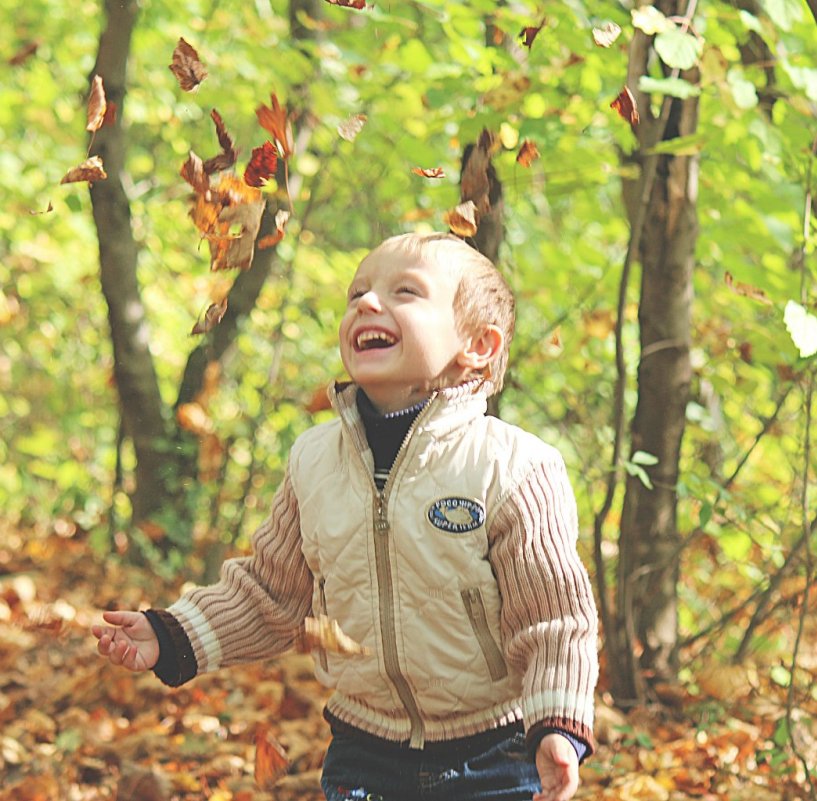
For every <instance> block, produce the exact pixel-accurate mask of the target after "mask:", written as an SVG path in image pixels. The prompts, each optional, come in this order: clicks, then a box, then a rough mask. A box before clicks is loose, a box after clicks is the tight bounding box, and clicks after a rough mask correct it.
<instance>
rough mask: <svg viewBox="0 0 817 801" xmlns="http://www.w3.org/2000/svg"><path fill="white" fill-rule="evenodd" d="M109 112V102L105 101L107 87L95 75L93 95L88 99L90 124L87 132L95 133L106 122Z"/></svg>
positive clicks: (92, 83)
mask: <svg viewBox="0 0 817 801" xmlns="http://www.w3.org/2000/svg"><path fill="white" fill-rule="evenodd" d="M107 110H108V101H107V100H106V99H105V87H104V86H103V85H102V78H101V77H100V76H99V75H94V79H93V80H92V81H91V94H90V95H89V97H88V124H87V125H86V126H85V130H86V131H90V132H91V133H95V132H96V131H98V130H99V129H100V128H101V127H102V124H103V123H104V122H105V112H106V111H107Z"/></svg>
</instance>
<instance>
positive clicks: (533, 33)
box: [519, 20, 546, 50]
mask: <svg viewBox="0 0 817 801" xmlns="http://www.w3.org/2000/svg"><path fill="white" fill-rule="evenodd" d="M545 22H546V20H542V22H541V23H540V24H539V25H531V26H528V27H527V28H522V30H521V31H520V32H519V38H520V39H521V40H522V44H523V45H524V46H525V47H527V48H528V50H530V47H531V45H532V44H533V40H534V39H535V38H536V37H537V36H538V35H539V31H541V30H542V28H544V27H545Z"/></svg>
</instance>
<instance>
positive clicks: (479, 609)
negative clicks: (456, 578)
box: [460, 587, 508, 681]
mask: <svg viewBox="0 0 817 801" xmlns="http://www.w3.org/2000/svg"><path fill="white" fill-rule="evenodd" d="M460 595H461V596H462V602H463V603H464V604H465V611H466V612H467V613H468V621H469V622H470V624H471V628H472V629H473V630H474V634H475V635H476V638H477V642H478V643H479V647H480V649H481V650H482V655H483V656H484V657H485V662H486V663H487V664H488V672H489V673H490V674H491V680H492V681H499V680H500V679H504V678H505V677H506V676H507V675H508V666H507V665H506V664H505V660H504V659H503V658H502V651H500V650H499V646H498V645H497V644H496V640H495V639H494V637H493V634H491V629H490V627H489V626H488V616H487V615H486V614H485V604H484V603H483V601H482V593H481V592H480V591H479V589H478V588H477V587H469V588H468V589H465V590H463V591H462V592H461V593H460Z"/></svg>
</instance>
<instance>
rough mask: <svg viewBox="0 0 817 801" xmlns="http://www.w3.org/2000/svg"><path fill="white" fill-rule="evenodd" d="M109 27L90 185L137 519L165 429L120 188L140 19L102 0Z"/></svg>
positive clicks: (160, 461) (163, 474)
mask: <svg viewBox="0 0 817 801" xmlns="http://www.w3.org/2000/svg"><path fill="white" fill-rule="evenodd" d="M105 11H106V15H107V25H106V27H105V29H104V31H103V32H102V35H101V37H100V40H99V52H98V55H97V62H96V66H95V74H98V75H99V76H100V77H101V78H102V82H103V84H104V86H105V93H106V95H107V99H108V102H109V103H111V102H113V103H115V104H116V106H117V110H118V113H117V115H116V121H115V123H114V124H113V125H106V126H104V127H103V128H101V129H100V130H99V131H98V132H97V133H96V135H95V136H94V140H93V147H92V150H91V152H92V153H93V154H94V155H98V156H100V157H101V158H102V161H103V163H104V165H105V170H106V172H107V174H108V178H107V179H106V180H104V181H99V182H98V183H95V184H93V186H92V187H91V202H92V205H93V214H94V221H95V223H96V228H97V237H98V241H99V263H100V276H101V282H102V292H103V294H104V296H105V300H106V302H107V304H108V320H109V323H110V328H111V340H112V343H113V355H114V377H115V379H116V387H117V390H118V393H119V400H120V407H121V414H122V418H123V423H124V427H125V431H126V432H127V434H128V436H129V437H130V438H131V439H132V441H133V446H134V450H135V453H136V487H135V490H134V492H133V495H132V498H131V501H132V504H133V518H134V520H135V521H139V520H143V519H145V518H147V517H148V516H150V514H151V513H152V512H154V511H156V510H157V509H158V508H160V507H161V506H162V504H163V503H164V501H165V500H166V499H167V497H168V494H169V492H170V490H169V487H168V481H167V478H168V474H169V472H172V470H171V471H169V470H168V467H169V465H168V453H169V452H170V449H169V447H168V444H167V443H168V440H169V437H170V430H171V429H170V428H169V426H168V425H167V419H166V417H165V414H164V409H163V406H162V401H161V396H160V393H159V383H158V380H157V378H156V372H155V370H154V367H153V359H152V357H151V354H150V350H149V342H150V331H149V329H148V324H147V319H146V316H145V309H144V307H143V305H142V300H141V297H140V292H139V285H138V282H137V277H136V266H137V256H138V250H137V245H136V242H135V241H134V239H133V232H132V230H131V222H130V206H129V203H128V198H127V196H126V194H125V190H124V188H123V185H122V180H121V175H122V171H123V169H124V164H125V153H126V141H125V135H124V131H123V129H122V115H123V106H124V100H125V86H126V71H127V62H128V55H129V52H130V42H131V34H132V32H133V28H134V25H135V23H136V17H137V14H138V2H137V1H136V0H106V2H105Z"/></svg>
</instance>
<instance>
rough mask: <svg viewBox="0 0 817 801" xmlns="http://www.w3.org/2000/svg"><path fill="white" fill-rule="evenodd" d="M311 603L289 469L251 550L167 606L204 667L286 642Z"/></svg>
mask: <svg viewBox="0 0 817 801" xmlns="http://www.w3.org/2000/svg"><path fill="white" fill-rule="evenodd" d="M311 605H312V574H311V573H310V571H309V568H308V567H307V565H306V560H305V559H304V555H303V553H302V551H301V532H300V517H299V513H298V502H297V499H296V497H295V493H294V491H293V488H292V483H291V481H290V479H289V474H287V476H286V478H285V479H284V481H283V483H282V484H281V486H280V488H279V489H278V492H277V493H276V495H275V498H274V500H273V503H272V509H271V511H270V515H269V517H268V518H267V519H266V521H265V522H264V523H263V524H262V525H261V526H260V527H259V529H258V530H257V531H256V532H255V534H254V535H253V538H252V555H251V556H247V557H243V558H239V559H229V560H227V561H226V562H225V563H224V564H223V566H222V568H221V577H220V581H219V582H218V583H217V584H214V585H212V586H209V587H202V588H199V589H195V590H193V591H191V592H190V593H188V594H186V595H184V596H182V598H180V599H179V600H178V601H176V603H174V604H173V605H172V606H170V607H169V608H168V609H167V612H168V613H169V614H170V615H172V616H173V618H174V619H175V620H176V621H177V622H178V624H179V626H180V627H181V629H182V630H183V631H184V634H185V635H186V637H187V639H188V640H189V642H190V646H191V648H192V651H193V655H194V657H195V664H196V670H197V672H198V673H209V672H212V671H214V670H217V669H218V668H220V667H227V666H229V665H234V664H237V663H240V662H252V661H255V660H260V659H267V658H269V657H272V656H275V655H277V654H279V653H281V652H282V651H284V650H286V649H287V648H289V647H290V646H291V645H292V644H293V642H294V640H295V638H296V636H297V633H298V631H299V630H300V629H301V628H302V626H303V621H304V618H305V617H306V615H307V614H309V611H310V609H311ZM170 628H172V627H170ZM191 678H192V677H191Z"/></svg>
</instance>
